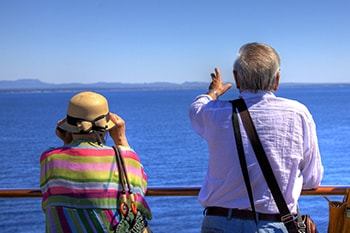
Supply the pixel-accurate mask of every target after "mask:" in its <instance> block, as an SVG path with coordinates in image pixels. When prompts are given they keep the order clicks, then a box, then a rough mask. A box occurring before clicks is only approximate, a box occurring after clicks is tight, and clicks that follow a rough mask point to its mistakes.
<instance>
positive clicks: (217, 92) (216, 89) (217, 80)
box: [207, 68, 232, 99]
mask: <svg viewBox="0 0 350 233" xmlns="http://www.w3.org/2000/svg"><path fill="white" fill-rule="evenodd" d="M210 76H211V79H212V80H211V83H210V85H209V91H208V92H207V94H208V95H210V96H211V97H212V98H213V99H217V98H219V96H221V95H223V94H224V93H225V92H226V91H227V90H228V89H230V88H231V87H232V84H231V83H227V84H224V83H223V82H222V77H221V73H220V70H219V68H215V73H211V74H210Z"/></svg>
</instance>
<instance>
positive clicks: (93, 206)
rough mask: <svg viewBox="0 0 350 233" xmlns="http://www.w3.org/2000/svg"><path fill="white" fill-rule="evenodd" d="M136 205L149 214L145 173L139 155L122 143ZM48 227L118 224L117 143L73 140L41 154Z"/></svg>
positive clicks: (108, 228) (103, 228) (91, 228)
mask: <svg viewBox="0 0 350 233" xmlns="http://www.w3.org/2000/svg"><path fill="white" fill-rule="evenodd" d="M120 151H121V154H122V155H123V157H124V160H125V164H126V169H127V172H128V176H129V181H130V183H131V185H132V187H133V193H134V194H135V197H136V205H137V208H138V209H139V210H140V211H141V212H142V213H143V214H144V215H145V217H146V218H148V219H151V218H152V216H151V212H150V209H149V207H148V204H147V203H146V200H145V198H144V195H145V193H146V189H147V176H146V174H145V173H144V170H143V167H142V165H141V163H140V160H139V157H138V155H137V154H136V153H135V152H134V151H133V150H132V149H130V148H126V147H121V148H120ZM40 188H41V192H42V208H43V211H44V212H45V214H46V232H65V233H67V232H112V229H113V227H114V226H116V225H117V224H118V219H119V214H118V206H119V201H118V200H117V197H118V196H119V191H118V190H120V188H119V176H118V167H117V164H116V158H115V152H114V150H113V148H111V147H108V146H105V145H99V144H97V143H94V142H89V141H81V140H80V141H74V142H72V143H70V144H66V145H65V146H64V147H60V148H55V149H51V150H48V151H45V152H44V153H43V154H42V155H41V158H40Z"/></svg>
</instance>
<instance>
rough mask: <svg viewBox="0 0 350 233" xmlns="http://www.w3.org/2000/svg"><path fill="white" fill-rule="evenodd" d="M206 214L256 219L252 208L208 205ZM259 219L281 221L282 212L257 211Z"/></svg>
mask: <svg viewBox="0 0 350 233" xmlns="http://www.w3.org/2000/svg"><path fill="white" fill-rule="evenodd" d="M204 215H209V216H224V217H228V218H240V219H247V220H248V219H249V220H254V213H253V211H250V210H239V209H229V208H223V207H207V208H206V209H205V210H204ZM256 217H257V220H263V221H271V222H281V215H280V214H262V213H256Z"/></svg>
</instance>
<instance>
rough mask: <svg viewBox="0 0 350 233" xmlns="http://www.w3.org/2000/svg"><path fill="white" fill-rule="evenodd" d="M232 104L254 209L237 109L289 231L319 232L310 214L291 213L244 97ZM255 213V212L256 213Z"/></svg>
mask: <svg viewBox="0 0 350 233" xmlns="http://www.w3.org/2000/svg"><path fill="white" fill-rule="evenodd" d="M230 103H231V104H232V124H233V131H234V135H235V139H236V144H237V151H238V154H239V160H240V164H241V168H242V173H243V176H244V181H245V184H246V187H247V191H248V195H249V200H250V204H251V208H252V211H253V212H254V213H255V212H256V211H255V207H254V201H253V195H252V189H251V185H250V181H249V174H248V169H247V163H246V159H245V155H244V149H243V144H242V139H241V132H240V128H239V123H238V116H237V110H238V112H239V113H240V116H241V120H242V122H243V125H244V128H245V130H246V132H247V135H248V138H249V140H250V143H251V145H252V146H253V149H254V153H255V156H256V158H257V160H258V162H259V165H260V168H261V170H262V172H263V175H264V178H265V180H266V182H267V185H268V187H269V189H270V191H271V193H272V196H273V198H274V200H275V202H276V204H277V207H278V209H279V211H280V214H281V221H282V222H283V223H284V225H285V226H286V228H287V229H288V232H290V233H309V232H310V233H317V230H316V225H315V223H314V222H313V221H312V219H311V218H310V216H309V215H303V216H301V215H300V213H299V209H297V210H298V216H297V219H296V220H294V216H293V215H292V214H291V213H290V211H289V209H288V206H287V204H286V202H285V200H284V197H283V195H282V192H281V190H280V188H279V186H278V183H277V180H276V177H275V175H274V173H273V171H272V168H271V165H270V163H269V161H268V159H267V157H266V154H265V151H264V148H263V146H262V144H261V142H260V139H259V137H258V134H257V132H256V129H255V127H254V124H253V122H252V119H251V117H250V114H249V111H248V109H247V106H246V104H245V102H244V100H243V99H237V100H233V101H230ZM254 215H255V214H254ZM255 222H256V223H257V219H256V217H255Z"/></svg>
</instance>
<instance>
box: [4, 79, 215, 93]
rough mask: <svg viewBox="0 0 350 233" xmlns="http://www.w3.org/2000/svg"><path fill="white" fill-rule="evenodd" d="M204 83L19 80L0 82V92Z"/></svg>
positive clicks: (195, 84) (198, 84)
mask: <svg viewBox="0 0 350 233" xmlns="http://www.w3.org/2000/svg"><path fill="white" fill-rule="evenodd" d="M207 87H208V83H205V82H185V83H182V84H177V83H169V82H153V83H120V82H97V83H90V84H84V83H66V84H52V83H45V82H42V81H40V80H38V79H19V80H16V81H1V80H0V91H1V92H13V91H15V92H19V91H21V92H23V91H65V90H66V91H71V90H101V89H102V90H120V89H123V90H125V89H127V90H128V89H129V90H133V89H169V90H170V89H198V88H207Z"/></svg>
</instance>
